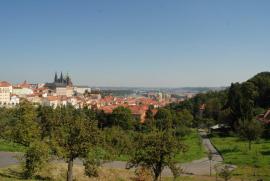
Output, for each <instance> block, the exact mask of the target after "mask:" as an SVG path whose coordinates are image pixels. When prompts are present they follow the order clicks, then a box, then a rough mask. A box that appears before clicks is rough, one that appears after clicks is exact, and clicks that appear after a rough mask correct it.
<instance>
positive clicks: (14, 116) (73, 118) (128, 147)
mask: <svg viewBox="0 0 270 181" xmlns="http://www.w3.org/2000/svg"><path fill="white" fill-rule="evenodd" d="M0 109H1V110H0V138H2V139H5V140H9V141H12V142H16V143H19V144H21V145H24V146H25V147H26V152H25V155H24V176H25V177H26V178H32V177H33V176H35V175H38V173H39V171H40V170H42V169H43V168H44V166H45V165H46V164H47V163H49V162H50V161H51V160H52V159H53V158H57V159H61V160H65V161H66V162H67V163H68V172H67V180H68V181H71V180H72V178H73V163H74V160H75V159H76V158H80V159H81V160H82V161H83V165H84V167H85V174H86V175H87V176H90V177H97V176H98V172H99V167H100V166H101V165H102V163H104V162H105V161H109V160H114V159H116V158H117V157H119V156H121V155H127V156H128V165H127V167H128V168H132V167H136V168H141V167H143V168H147V169H149V170H150V171H151V173H152V175H153V180H157V179H158V178H159V176H160V173H161V172H162V170H163V168H164V167H165V166H168V167H169V168H170V169H171V170H172V172H173V173H174V175H175V176H178V175H179V174H180V173H181V169H180V168H178V167H177V165H176V162H175V161H174V160H175V159H174V158H175V156H176V154H179V153H180V152H183V151H186V149H187V145H184V144H183V142H182V139H181V138H182V137H183V136H185V135H187V134H189V132H190V127H191V125H192V122H193V116H192V115H191V114H190V113H189V112H188V111H187V110H181V111H174V110H170V109H165V108H161V109H159V110H158V112H157V113H156V114H155V115H154V114H153V112H152V110H151V108H149V110H148V111H147V116H146V121H145V123H144V124H142V123H140V122H139V121H138V120H136V119H135V118H134V117H133V116H132V114H131V111H130V110H129V109H127V108H124V107H118V108H116V109H115V110H113V112H112V114H105V113H104V112H99V111H94V110H91V109H87V108H85V109H75V108H74V107H72V106H70V105H68V106H64V107H57V108H56V109H53V108H52V107H46V106H45V107H44V106H39V107H35V106H34V105H32V104H31V103H29V102H27V101H22V102H21V103H20V104H19V105H18V106H17V107H15V108H12V109H6V108H0Z"/></svg>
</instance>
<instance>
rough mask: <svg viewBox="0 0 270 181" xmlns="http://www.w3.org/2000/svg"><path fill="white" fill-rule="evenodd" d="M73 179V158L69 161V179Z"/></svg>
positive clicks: (68, 180) (69, 180)
mask: <svg viewBox="0 0 270 181" xmlns="http://www.w3.org/2000/svg"><path fill="white" fill-rule="evenodd" d="M72 180H73V158H70V159H69V161H68V172H67V181H72Z"/></svg>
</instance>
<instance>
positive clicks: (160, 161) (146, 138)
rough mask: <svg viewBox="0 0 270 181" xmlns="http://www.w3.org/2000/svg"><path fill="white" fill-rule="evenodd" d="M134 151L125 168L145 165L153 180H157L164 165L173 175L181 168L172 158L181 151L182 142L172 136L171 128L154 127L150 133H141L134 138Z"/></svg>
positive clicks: (177, 173)
mask: <svg viewBox="0 0 270 181" xmlns="http://www.w3.org/2000/svg"><path fill="white" fill-rule="evenodd" d="M136 140H137V142H136V143H135V145H134V150H135V151H134V153H133V155H132V157H131V159H130V160H129V162H128V164H127V168H133V167H140V166H142V167H145V168H148V169H150V170H151V171H152V173H153V180H154V181H157V180H158V178H159V176H160V174H161V172H162V170H163V169H164V167H166V166H168V167H169V168H170V169H171V170H172V172H173V173H174V176H179V174H180V173H181V169H180V168H179V167H178V166H177V165H176V162H175V161H174V158H175V156H176V154H177V153H179V152H180V151H183V148H184V146H183V144H182V143H181V142H180V140H179V139H178V138H176V137H175V136H173V132H172V130H159V129H155V130H153V131H151V132H150V133H141V134H139V135H138V137H137V138H136Z"/></svg>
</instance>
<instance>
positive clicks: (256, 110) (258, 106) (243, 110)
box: [170, 72, 270, 125]
mask: <svg viewBox="0 0 270 181" xmlns="http://www.w3.org/2000/svg"><path fill="white" fill-rule="evenodd" d="M170 108H171V109H174V110H181V109H187V110H189V111H190V112H191V113H192V114H193V116H194V117H195V118H196V119H197V120H199V119H212V122H214V123H227V124H230V125H234V123H235V122H236V121H238V120H239V119H252V118H254V117H255V116H257V115H258V114H262V113H264V112H265V111H266V110H267V109H268V108H270V72H261V73H259V74H257V75H255V76H254V77H252V78H251V79H249V80H247V81H245V82H243V83H232V84H231V86H230V87H229V88H227V89H226V90H222V91H209V92H207V93H202V94H198V95H197V96H195V97H194V98H192V99H190V100H187V101H184V102H182V103H179V104H171V105H170Z"/></svg>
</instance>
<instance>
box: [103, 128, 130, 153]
mask: <svg viewBox="0 0 270 181" xmlns="http://www.w3.org/2000/svg"><path fill="white" fill-rule="evenodd" d="M103 136H104V137H105V142H106V145H105V147H107V148H108V149H109V151H110V152H111V154H113V155H116V156H121V155H127V154H129V153H130V151H131V150H132V142H133V140H131V136H130V132H129V131H127V130H126V131H124V130H123V129H122V128H118V127H112V128H106V129H104V131H103Z"/></svg>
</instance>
